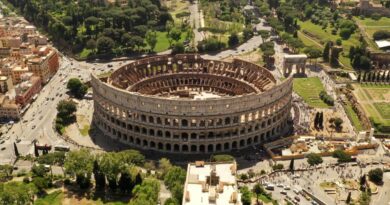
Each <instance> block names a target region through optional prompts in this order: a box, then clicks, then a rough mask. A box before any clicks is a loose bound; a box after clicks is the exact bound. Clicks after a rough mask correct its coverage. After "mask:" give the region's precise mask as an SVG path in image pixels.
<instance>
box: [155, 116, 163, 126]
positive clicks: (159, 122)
mask: <svg viewBox="0 0 390 205" xmlns="http://www.w3.org/2000/svg"><path fill="white" fill-rule="evenodd" d="M156 122H157V124H159V125H161V124H162V120H161V118H160V117H157V118H156Z"/></svg>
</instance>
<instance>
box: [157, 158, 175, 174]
mask: <svg viewBox="0 0 390 205" xmlns="http://www.w3.org/2000/svg"><path fill="white" fill-rule="evenodd" d="M158 168H159V169H160V171H161V172H162V175H163V177H164V176H165V174H166V173H167V172H168V171H169V170H170V169H171V168H172V164H171V162H170V161H169V159H167V158H161V159H160V160H159V161H158Z"/></svg>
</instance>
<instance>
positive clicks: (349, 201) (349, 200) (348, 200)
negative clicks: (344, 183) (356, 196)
mask: <svg viewBox="0 0 390 205" xmlns="http://www.w3.org/2000/svg"><path fill="white" fill-rule="evenodd" d="M345 203H346V204H349V203H351V192H348V196H347V200H345Z"/></svg>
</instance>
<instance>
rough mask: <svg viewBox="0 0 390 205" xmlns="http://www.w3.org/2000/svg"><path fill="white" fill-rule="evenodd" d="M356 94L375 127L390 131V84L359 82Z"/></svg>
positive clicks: (382, 130)
mask: <svg viewBox="0 0 390 205" xmlns="http://www.w3.org/2000/svg"><path fill="white" fill-rule="evenodd" d="M354 87H355V90H354V94H355V96H356V97H357V99H358V102H359V103H360V104H361V106H362V107H363V109H364V111H365V112H366V114H367V115H368V117H369V118H370V120H371V122H372V123H373V125H374V127H375V128H377V130H378V131H380V132H390V85H379V84H360V85H359V84H357V85H354Z"/></svg>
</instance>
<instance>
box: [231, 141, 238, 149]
mask: <svg viewBox="0 0 390 205" xmlns="http://www.w3.org/2000/svg"><path fill="white" fill-rule="evenodd" d="M232 149H237V142H236V141H234V142H233V143H232Z"/></svg>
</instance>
